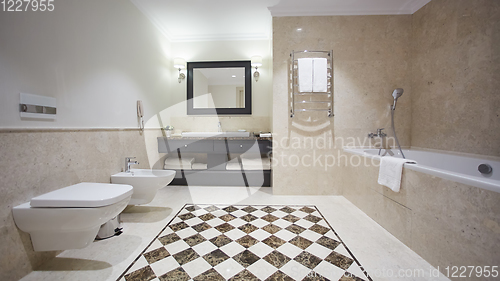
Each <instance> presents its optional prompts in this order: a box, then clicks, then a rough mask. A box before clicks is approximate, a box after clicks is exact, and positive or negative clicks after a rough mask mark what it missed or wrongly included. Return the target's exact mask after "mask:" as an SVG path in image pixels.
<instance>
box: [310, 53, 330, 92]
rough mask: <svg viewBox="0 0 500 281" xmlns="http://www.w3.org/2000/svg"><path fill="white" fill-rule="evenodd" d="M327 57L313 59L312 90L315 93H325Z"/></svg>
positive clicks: (326, 85)
mask: <svg viewBox="0 0 500 281" xmlns="http://www.w3.org/2000/svg"><path fill="white" fill-rule="evenodd" d="M327 63H328V61H327V59H325V58H316V59H313V79H312V81H313V86H312V91H313V92H315V93H325V92H326V91H327V88H328V77H327Z"/></svg>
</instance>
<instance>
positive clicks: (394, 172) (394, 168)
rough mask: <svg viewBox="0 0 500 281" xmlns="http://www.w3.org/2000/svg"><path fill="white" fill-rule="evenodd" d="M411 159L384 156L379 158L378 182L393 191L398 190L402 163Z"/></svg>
mask: <svg viewBox="0 0 500 281" xmlns="http://www.w3.org/2000/svg"><path fill="white" fill-rule="evenodd" d="M407 162H413V163H415V161H413V160H408V159H402V158H396V157H391V156H384V157H382V158H381V159H380V168H379V173H378V183H379V184H381V185H385V186H387V187H388V188H390V189H392V190H393V191H394V192H399V189H400V188H401V176H402V174H403V165H404V164H405V163H407Z"/></svg>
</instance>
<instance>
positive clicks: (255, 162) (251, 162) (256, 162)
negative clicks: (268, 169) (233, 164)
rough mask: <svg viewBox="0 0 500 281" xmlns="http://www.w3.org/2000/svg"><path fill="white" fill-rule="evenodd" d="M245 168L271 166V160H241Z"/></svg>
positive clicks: (265, 158)
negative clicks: (248, 166)
mask: <svg viewBox="0 0 500 281" xmlns="http://www.w3.org/2000/svg"><path fill="white" fill-rule="evenodd" d="M241 162H242V164H243V166H245V165H263V164H270V163H271V160H270V159H269V158H267V157H264V158H260V157H259V158H241Z"/></svg>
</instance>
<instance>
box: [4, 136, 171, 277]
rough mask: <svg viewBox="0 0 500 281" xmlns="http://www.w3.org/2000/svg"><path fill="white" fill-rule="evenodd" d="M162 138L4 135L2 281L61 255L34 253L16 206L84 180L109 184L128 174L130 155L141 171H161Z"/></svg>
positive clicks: (24, 273) (18, 275)
mask: <svg viewBox="0 0 500 281" xmlns="http://www.w3.org/2000/svg"><path fill="white" fill-rule="evenodd" d="M161 134H162V133H161V131H160V130H146V131H145V132H143V133H140V132H139V131H131V130H126V131H118V130H104V131H103V130H82V131H64V130H55V131H43V130H42V131H26V132H5V131H3V132H0V152H1V155H2V158H1V159H0V178H1V179H2V181H1V182H0V194H2V196H0V218H1V220H0V234H1V235H0V240H1V241H0V252H2V255H0V279H1V280H18V279H20V278H21V277H22V276H24V275H26V274H27V273H29V272H30V271H31V270H33V269H36V268H38V267H39V266H40V265H41V264H42V263H43V262H45V261H46V260H48V259H49V258H52V257H54V256H55V255H56V254H57V252H34V251H33V247H32V245H31V240H30V238H29V235H28V234H27V233H24V232H22V231H21V230H19V229H18V228H17V227H16V226H15V223H14V220H13V218H12V207H14V206H17V205H19V204H22V203H24V202H28V201H29V200H30V199H31V198H33V197H35V196H38V195H41V194H44V193H47V192H50V191H53V190H56V189H59V188H62V187H65V186H68V185H72V184H76V183H79V182H84V181H87V182H103V183H109V182H110V176H111V175H112V174H114V173H117V172H120V171H122V169H123V166H124V158H125V157H126V156H136V157H137V160H138V161H139V163H140V165H138V166H137V168H149V167H153V166H154V167H156V166H157V163H158V161H159V160H158V159H160V158H161V156H159V154H158V147H157V144H156V137H157V136H159V135H161ZM155 152H156V155H155ZM150 158H151V161H150ZM159 162H161V161H159Z"/></svg>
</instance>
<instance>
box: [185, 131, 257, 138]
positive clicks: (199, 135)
mask: <svg viewBox="0 0 500 281" xmlns="http://www.w3.org/2000/svg"><path fill="white" fill-rule="evenodd" d="M181 135H182V137H185V138H214V137H215V138H246V137H249V136H250V132H183V133H182V134H181Z"/></svg>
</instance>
